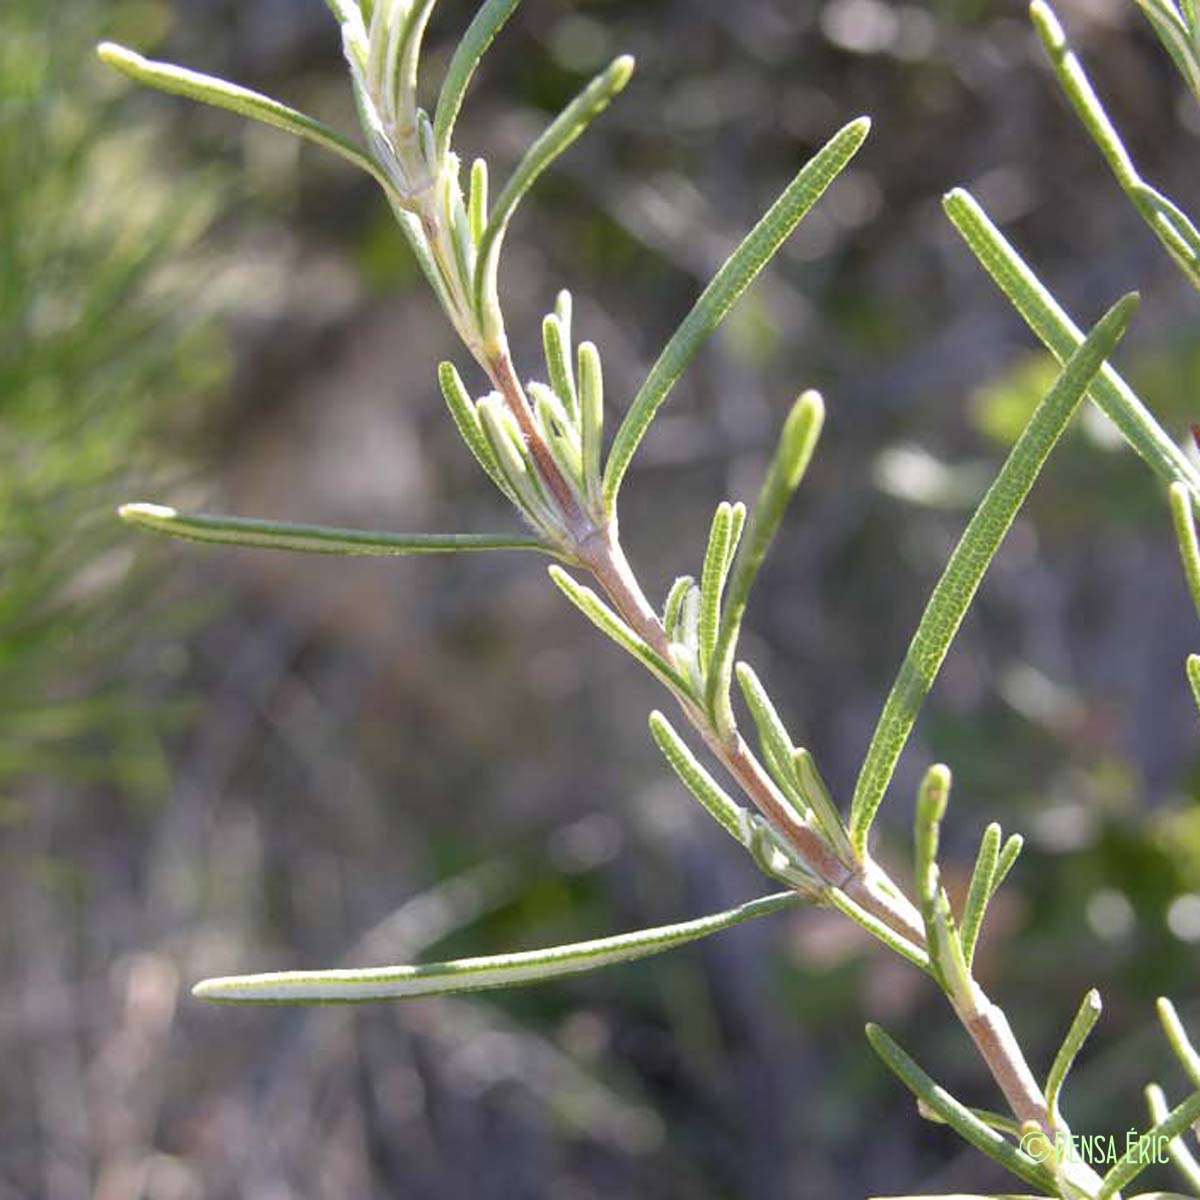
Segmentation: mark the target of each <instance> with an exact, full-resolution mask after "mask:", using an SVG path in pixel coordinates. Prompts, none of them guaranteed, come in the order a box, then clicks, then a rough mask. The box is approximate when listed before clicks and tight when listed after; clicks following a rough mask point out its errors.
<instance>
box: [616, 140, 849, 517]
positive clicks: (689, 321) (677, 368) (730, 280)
mask: <svg viewBox="0 0 1200 1200" xmlns="http://www.w3.org/2000/svg"><path fill="white" fill-rule="evenodd" d="M870 128H871V122H870V120H869V119H868V118H867V117H859V118H858V120H857V121H851V122H850V124H849V125H847V126H845V127H844V128H843V129H841V130H839V131H838V132H837V133H836V134H834V136H833V137H832V138H831V139H830V140H829V141H828V142H827V143H826V144H825V145H824V146H823V147H822V148H821V149H820V150H819V151H817V153H816V154H815V155H814V156H813V157H812V158H811V159H809V161H808V162H807V163H806V164H805V165H804V166H803V167H802V168H801V169H800V172H799V174H798V175H797V176H796V178H795V179H793V180H792V182H791V183H790V184H788V186H787V188H786V189H785V191H784V192H783V194H782V195H781V196H780V197H779V199H778V200H776V201H775V203H774V204H773V205H772V206H771V208H770V209H769V210H768V212H767V214H766V215H765V216H764V217H763V218H762V220H760V221H759V223H758V224H757V225H755V227H754V228H753V229H752V230H751V231H750V232H749V234H747V235H746V237H745V239H744V240H743V241H742V243H741V245H739V246H738V248H737V249H736V250H735V251H734V252H733V253H732V254H731V255H730V256H729V258H728V259H727V260H726V262H725V265H724V266H722V267H721V269H720V270H719V271H718V272H717V274H716V275H715V276H714V278H713V280H712V282H711V283H710V284H709V285H708V287H706V288H705V289H704V292H703V293H702V294H701V296H700V299H699V300H697V301H696V303H695V304H694V305H693V306H692V311H691V312H690V313H688V315H687V316H686V317H685V318H684V320H683V324H682V325H680V326H679V328H678V329H677V330H676V331H675V333H674V335H673V336H672V337H671V340H670V341H669V342H668V343H667V345H666V347H665V348H664V350H663V352H662V353H661V354H660V355H659V356H658V361H657V362H656V363H655V364H654V366H653V367H651V368H650V374H649V375H647V376H646V381H645V383H643V384H642V386H641V388H640V389H639V390H638V394H637V395H636V396H635V397H634V399H633V403H632V404H631V405H630V407H629V411H628V412H627V413H626V414H625V419H624V420H623V421H622V422H621V427H620V429H619V430H618V431H617V436H616V439H615V440H614V442H613V448H612V452H611V453H610V454H609V458H608V466H607V467H606V468H605V472H604V502H605V504H606V505H607V507H608V509H609V511H612V509H613V506H614V505H615V504H616V499H617V492H618V491H619V490H620V487H621V481H622V479H624V478H625V472H626V471H627V470H628V469H629V463H630V461H631V460H632V459H633V455H634V453H635V451H636V450H637V448H638V446H639V444H640V443H641V440H642V438H643V437H645V436H646V430H647V429H649V427H650V422H651V421H652V420H653V419H654V414H655V413H656V412H658V409H659V406H660V405H661V404H662V403H663V401H664V400H666V398H667V396H668V395H669V394H670V391H671V389H672V388H673V387H674V386H675V381H676V380H677V379H678V378H679V376H680V375H682V374H683V372H684V369H685V368H686V367H687V365H688V363H690V362H691V361H692V359H693V358H695V356H696V353H697V352H698V351H699V349H700V347H701V346H702V345H703V344H704V343H705V341H706V340H707V339H708V337H709V335H710V334H711V333H712V332H713V330H714V329H716V327H717V326H718V325H719V324H720V323H721V320H722V318H723V317H724V316H725V314H726V313H727V312H728V311H729V309H730V307H731V306H732V304H733V302H734V301H735V300H736V299H737V298H738V297H739V296H740V295H741V294H742V293H743V292H744V291H745V290H746V288H747V287H749V286H750V284H751V283H752V282H753V280H754V278H755V276H757V275H758V273H759V271H761V270H762V269H763V267H765V266H766V265H767V263H768V262H770V260H771V259H772V258H773V257H774V255H775V252H776V251H777V250H778V249H779V247H780V246H781V245H782V244H783V242H784V239H786V238H787V236H788V234H790V233H791V232H792V230H793V229H795V227H796V225H797V224H798V223H799V222H800V219H801V218H802V217H803V216H804V215H805V213H807V212H808V210H809V209H810V208H812V206H813V205H814V204H816V202H817V201H818V200H819V199H820V198H821V196H822V195H823V194H824V192H825V189H826V188H828V187H829V185H830V184H831V183H832V182H833V181H834V180H835V179H836V178H837V177H838V175H840V174H841V172H842V170H843V168H844V167H845V166H846V164H847V163H848V162H849V161H850V160H851V159H852V158H853V157H854V155H855V153H856V152H857V151H858V148H859V147H860V146H861V145H862V143H863V140H864V139H865V138H866V136H867V132H868V131H869V130H870Z"/></svg>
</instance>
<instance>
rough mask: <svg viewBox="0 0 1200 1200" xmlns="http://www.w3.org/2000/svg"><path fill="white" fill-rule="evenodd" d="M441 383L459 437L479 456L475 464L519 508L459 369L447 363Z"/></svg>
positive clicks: (443, 369)
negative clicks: (477, 464)
mask: <svg viewBox="0 0 1200 1200" xmlns="http://www.w3.org/2000/svg"><path fill="white" fill-rule="evenodd" d="M438 383H440V384H441V388H442V395H443V396H444V397H445V400H446V407H447V408H449V409H450V415H451V416H452V417H453V418H454V424H455V425H456V426H458V432H459V435H460V436H461V437H462V440H463V441H464V442H466V444H467V449H468V450H470V451H471V453H472V454H473V455H474V456H475V461H476V462H477V463H479V465H480V466H481V467H482V468H483V469H484V471H486V472H487V475H488V478H489V479H491V481H492V482H493V483H494V484H495V485H496V486H497V487H498V488H499V489H500V491H501V492H503V493H504V495H506V496H507V497H508V498H509V500H511V501H512V503H513V504H516V505H518V507H519V502H518V500H517V494H516V492H514V491H513V490H512V488H511V487H509V484H508V480H507V479H506V478H505V476H504V472H503V471H501V470H500V464H499V463H498V462H497V461H496V456H495V455H494V454H493V453H492V447H491V445H490V444H489V442H488V439H487V437H486V436H485V435H484V432H483V427H482V426H481V424H480V421H479V414H478V412H476V410H475V405H474V404H472V403H471V396H470V393H469V392H468V391H467V389H466V386H465V385H464V384H463V381H462V377H461V376H460V375H459V373H458V368H457V367H455V365H454V364H453V363H451V362H444V363H442V364H441V365H440V366H439V367H438Z"/></svg>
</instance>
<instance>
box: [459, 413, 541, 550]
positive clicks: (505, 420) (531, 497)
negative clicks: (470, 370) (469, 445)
mask: <svg viewBox="0 0 1200 1200" xmlns="http://www.w3.org/2000/svg"><path fill="white" fill-rule="evenodd" d="M475 411H476V412H477V413H478V415H479V424H480V427H481V429H482V430H483V436H484V438H485V439H486V440H487V444H488V449H489V450H490V451H491V454H492V458H493V460H494V461H495V463H496V466H497V467H498V469H499V471H500V474H501V475H502V476H503V477H504V481H505V483H506V484H507V485H508V490H509V491H510V492H511V493H512V494H513V495H514V496H515V497H516V503H517V507H518V508H520V509H521V511H522V512H523V513H524V514H525V515H526V516H527V517H528V518H529V520H530V521H532V522H533V523H534V525H536V526H538V527H539V528H541V529H543V530H546V531H549V530H551V529H553V528H555V526H556V525H557V515H556V513H555V510H554V507H553V506H552V504H551V502H550V501H549V500H548V499H547V498H546V493H545V491H544V490H543V488H542V483H541V479H540V478H539V476H538V473H537V471H536V469H535V468H534V467H533V464H532V463H530V461H529V458H528V456H527V453H526V450H525V443H524V441H523V440H522V438H521V435H520V432H519V431H518V430H517V429H516V428H515V424H514V422H513V421H512V418H511V416H510V415H509V413H508V410H507V408H506V407H505V405H504V401H503V400H502V399H501V397H500V395H499V393H498V392H494V393H492V394H491V395H488V396H484V398H483V399H482V400H480V401H479V403H478V404H477V405H476V406H475Z"/></svg>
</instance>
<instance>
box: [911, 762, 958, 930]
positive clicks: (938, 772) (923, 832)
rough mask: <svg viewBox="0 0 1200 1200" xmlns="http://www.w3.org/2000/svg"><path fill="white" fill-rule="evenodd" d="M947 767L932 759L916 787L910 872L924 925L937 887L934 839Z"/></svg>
mask: <svg viewBox="0 0 1200 1200" xmlns="http://www.w3.org/2000/svg"><path fill="white" fill-rule="evenodd" d="M950 783H951V776H950V768H949V767H947V766H946V765H945V764H943V763H935V764H934V765H933V766H932V767H930V768H929V769H928V770H927V771H926V772H925V776H924V778H923V779H922V780H921V786H920V787H919V788H918V790H917V811H916V819H915V821H914V822H913V848H914V851H913V857H914V868H913V870H914V874H915V876H916V881H917V898H918V899H919V900H920V902H921V912H922V913H923V914H924V916H925V923H926V925H927V926H928V925H929V924H930V922H931V921H932V917H933V903H934V900H935V899H936V898H937V890H938V864H937V853H938V840H939V838H940V834H941V824H942V818H943V817H944V816H945V815H946V805H947V804H948V803H949V801H950Z"/></svg>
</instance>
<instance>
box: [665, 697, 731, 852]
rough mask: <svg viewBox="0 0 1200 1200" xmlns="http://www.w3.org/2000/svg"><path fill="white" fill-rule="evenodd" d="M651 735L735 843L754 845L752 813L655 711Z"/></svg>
mask: <svg viewBox="0 0 1200 1200" xmlns="http://www.w3.org/2000/svg"><path fill="white" fill-rule="evenodd" d="M650 733H651V734H652V735H653V737H654V741H655V742H656V743H657V745H658V748H659V749H660V750H661V751H662V752H663V757H664V758H665V759H666V760H667V762H668V763H670V764H671V769H672V770H673V771H674V772H675V774H676V775H678V776H679V778H680V780H681V781H682V782H683V784H684V786H685V787H686V788H687V789H688V791H690V792H691V793H692V795H693V796H695V797H696V799H697V800H699V801H700V803H701V804H703V805H704V807H705V808H706V809H707V810H708V813H709V815H710V816H711V817H712V818H713V820H714V821H716V822H717V824H718V825H720V826H721V827H722V828H723V829H724V830H725V831H726V833H728V834H729V836H730V837H731V838H733V839H734V841H736V842H738V843H739V844H740V845H742V846H748V845H749V844H750V833H751V830H750V824H749V813H747V811H746V810H745V809H744V808H742V807H741V805H739V804H736V803H735V802H734V801H733V800H732V799H731V798H730V796H729V794H728V793H727V792H726V791H725V789H724V788H722V787H721V785H720V784H719V783H717V781H716V780H715V779H714V778H713V777H712V776H711V775H710V774H709V773H708V771H706V770H705V769H704V766H703V764H701V762H700V760H699V759H698V758H697V757H696V756H695V755H694V754H693V753H692V751H691V749H690V748H689V747H688V745H687V743H686V742H685V741H684V740H683V738H681V737H680V736H679V734H678V733H676V732H675V730H674V728H673V727H672V725H671V722H670V721H668V720H667V718H666V717H664V716H663V714H662V713H661V712H659V711H658V710H657V709H655V711H654V712H652V713H651V714H650Z"/></svg>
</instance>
